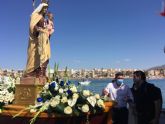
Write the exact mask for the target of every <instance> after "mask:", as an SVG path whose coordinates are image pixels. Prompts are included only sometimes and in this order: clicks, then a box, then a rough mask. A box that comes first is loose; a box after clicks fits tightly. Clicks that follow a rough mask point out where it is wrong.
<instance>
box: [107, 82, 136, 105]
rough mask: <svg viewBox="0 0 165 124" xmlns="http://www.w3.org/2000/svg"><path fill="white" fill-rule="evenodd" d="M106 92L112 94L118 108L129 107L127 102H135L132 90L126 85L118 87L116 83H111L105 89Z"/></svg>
mask: <svg viewBox="0 0 165 124" xmlns="http://www.w3.org/2000/svg"><path fill="white" fill-rule="evenodd" d="M105 90H106V92H108V93H109V94H110V97H111V99H112V100H115V101H116V102H117V103H118V104H117V106H116V107H119V108H120V107H127V101H126V100H127V99H131V100H133V95H132V92H131V90H130V88H129V87H128V86H127V85H126V84H124V83H122V84H121V85H120V86H117V84H116V82H114V83H109V84H108V85H107V86H106V87H105Z"/></svg>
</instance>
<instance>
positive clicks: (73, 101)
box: [68, 99, 77, 107]
mask: <svg viewBox="0 0 165 124" xmlns="http://www.w3.org/2000/svg"><path fill="white" fill-rule="evenodd" d="M76 102H77V99H69V100H68V105H69V106H70V107H73V106H74V105H75V104H76Z"/></svg>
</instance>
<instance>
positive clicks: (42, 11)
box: [41, 6, 48, 14]
mask: <svg viewBox="0 0 165 124" xmlns="http://www.w3.org/2000/svg"><path fill="white" fill-rule="evenodd" d="M47 10H48V7H47V6H44V7H43V8H42V10H41V13H42V14H46V12H47Z"/></svg>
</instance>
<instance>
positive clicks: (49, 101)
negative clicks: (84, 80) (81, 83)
mask: <svg viewBox="0 0 165 124" xmlns="http://www.w3.org/2000/svg"><path fill="white" fill-rule="evenodd" d="M104 107H105V106H104V101H103V100H102V99H101V98H100V96H99V94H93V93H92V92H90V91H89V90H81V88H80V87H76V85H74V84H73V83H71V82H70V81H66V82H65V81H63V80H61V81H52V82H51V83H46V84H45V86H44V87H43V90H42V92H41V93H40V94H39V95H38V98H37V100H36V104H35V105H34V106H30V107H29V109H30V112H36V114H35V116H34V118H33V119H32V120H31V123H30V124H33V123H34V122H35V120H36V118H37V117H38V115H39V114H40V113H41V112H48V113H49V114H52V113H55V114H61V115H76V116H79V115H87V114H89V113H90V114H92V113H93V114H95V113H98V112H103V111H104Z"/></svg>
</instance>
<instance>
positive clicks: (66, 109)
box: [64, 106, 72, 114]
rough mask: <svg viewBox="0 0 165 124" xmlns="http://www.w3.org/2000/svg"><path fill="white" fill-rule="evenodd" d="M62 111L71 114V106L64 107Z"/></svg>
mask: <svg viewBox="0 0 165 124" xmlns="http://www.w3.org/2000/svg"><path fill="white" fill-rule="evenodd" d="M64 113H65V114H72V108H71V107H70V106H67V107H65V108H64Z"/></svg>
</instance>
